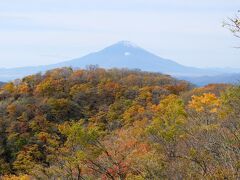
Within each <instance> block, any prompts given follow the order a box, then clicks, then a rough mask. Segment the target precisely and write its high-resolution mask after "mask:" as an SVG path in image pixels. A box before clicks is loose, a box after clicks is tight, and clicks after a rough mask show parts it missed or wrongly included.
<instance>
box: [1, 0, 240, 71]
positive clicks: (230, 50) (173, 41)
mask: <svg viewBox="0 0 240 180" xmlns="http://www.w3.org/2000/svg"><path fill="white" fill-rule="evenodd" d="M238 7H240V2H237V1H236V0H230V1H228V2H226V1H223V0H213V1H211V2H209V1H207V0H201V1H200V0H196V1H194V2H192V1H190V0H149V1H143V0H136V1H132V2H129V1H127V0H121V1H120V0H116V1H114V2H112V1H110V0H89V1H87V2H84V1H81V0H80V1H79V0H78V1H77V0H69V1H68V3H66V1H63V0H50V1H49V0H41V1H38V2H33V1H30V0H22V1H21V2H19V1H17V0H11V1H8V2H0V39H1V41H0V49H1V50H0V59H1V60H0V68H3V67H7V68H11V67H23V66H36V65H47V64H54V63H58V62H63V61H66V60H71V59H73V58H77V57H82V56H84V55H87V54H88V53H91V52H95V51H99V50H101V49H103V48H105V47H106V46H109V45H111V44H114V43H116V42H118V41H121V40H128V41H131V42H133V43H135V44H137V45H139V46H140V47H142V48H144V49H146V50H148V51H150V52H152V53H154V54H156V55H158V56H160V57H163V58H168V59H172V60H174V61H176V62H177V63H180V64H182V65H186V66H194V67H234V68H240V63H239V55H240V51H239V50H237V49H235V48H234V47H236V46H238V45H239V44H238V39H236V38H235V37H233V36H232V34H231V33H230V32H229V31H228V30H227V29H225V28H223V27H222V22H223V21H224V20H226V19H227V18H228V17H231V16H234V13H236V12H237V10H238Z"/></svg>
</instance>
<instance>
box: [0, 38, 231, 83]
mask: <svg viewBox="0 0 240 180" xmlns="http://www.w3.org/2000/svg"><path fill="white" fill-rule="evenodd" d="M88 65H98V66H99V67H102V68H128V69H141V70H143V71H152V72H161V73H164V74H169V75H172V76H175V77H183V79H188V77H199V76H204V75H208V76H215V75H219V74H222V73H224V72H226V71H227V69H201V68H194V67H188V66H183V65H181V64H178V63H176V62H174V61H172V60H169V59H164V58H161V57H159V56H157V55H154V54H153V53H151V52H149V51H146V50H144V49H142V48H140V47H138V46H137V45H134V44H133V43H131V42H128V41H121V42H118V43H116V44H114V45H111V46H109V47H107V48H105V49H103V50H101V51H99V52H95V53H91V54H88V55H86V56H84V57H81V58H77V59H73V60H69V61H65V62H62V63H58V64H52V65H46V66H36V67H23V68H12V69H0V81H9V80H13V79H16V78H22V77H24V76H26V75H30V74H35V73H38V72H45V71H47V70H50V69H53V68H58V67H65V66H69V67H73V68H85V67H86V66H88ZM231 71H235V70H232V69H231Z"/></svg>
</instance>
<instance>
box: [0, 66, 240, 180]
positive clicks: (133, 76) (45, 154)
mask: <svg viewBox="0 0 240 180" xmlns="http://www.w3.org/2000/svg"><path fill="white" fill-rule="evenodd" d="M239 109H240V88H239V87H237V86H229V85H223V84H222V85H209V86H206V87H202V88H194V87H193V86H192V85H191V84H189V83H187V82H185V81H179V80H176V79H173V78H172V77H170V76H167V75H162V74H159V73H148V72H141V71H137V70H136V71H130V70H127V69H121V70H119V69H110V70H104V69H101V68H96V67H95V66H90V67H89V68H88V69H87V70H72V69H71V68H62V69H55V70H52V71H48V72H46V73H45V74H36V75H32V76H28V77H25V78H23V79H22V80H16V81H14V82H10V83H7V84H4V85H3V86H2V87H1V88H0V179H6V180H8V179H16V180H17V179H24V180H25V179H26V180H27V179H103V180H104V179H113V180H115V179H136V180H141V179H151V180H152V179H239V178H240V161H239V159H240V146H239V144H240V140H239V139H240V121H239V117H240V110H239Z"/></svg>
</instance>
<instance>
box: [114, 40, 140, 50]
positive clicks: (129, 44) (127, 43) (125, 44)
mask: <svg viewBox="0 0 240 180" xmlns="http://www.w3.org/2000/svg"><path fill="white" fill-rule="evenodd" d="M116 44H118V45H122V46H125V47H132V48H139V46H137V45H136V44H134V43H132V42H130V41H119V42H118V43H116Z"/></svg>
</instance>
